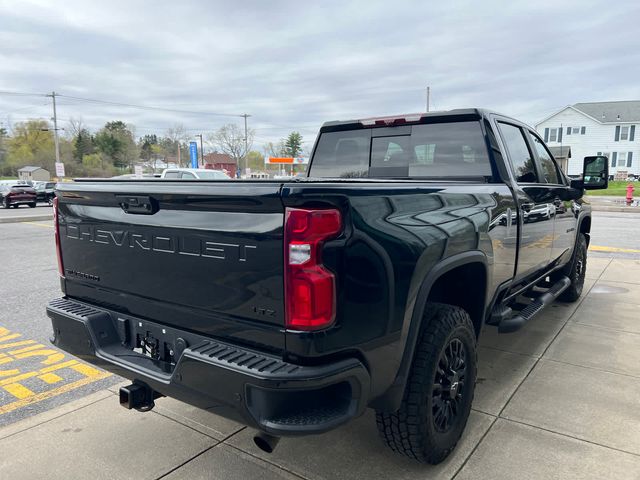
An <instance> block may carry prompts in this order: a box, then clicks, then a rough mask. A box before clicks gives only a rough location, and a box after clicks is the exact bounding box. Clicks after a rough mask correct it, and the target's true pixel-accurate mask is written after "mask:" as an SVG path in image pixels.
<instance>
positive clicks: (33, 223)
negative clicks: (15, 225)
mask: <svg viewBox="0 0 640 480" xmlns="http://www.w3.org/2000/svg"><path fill="white" fill-rule="evenodd" d="M20 223H25V224H27V225H34V226H36V227H43V228H53V225H48V224H46V223H39V222H20Z"/></svg>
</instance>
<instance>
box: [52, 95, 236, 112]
mask: <svg viewBox="0 0 640 480" xmlns="http://www.w3.org/2000/svg"><path fill="white" fill-rule="evenodd" d="M57 96H59V97H60V98H66V99H70V100H77V101H80V102H88V103H97V104H101V105H110V106H114V107H128V108H137V109H140V110H152V111H162V112H171V113H185V114H190V115H207V116H214V117H240V118H242V117H243V116H244V115H242V114H234V113H218V112H197V111H192V110H176V109H173V108H165V107H157V106H152V105H136V104H133V103H123V102H111V101H108V100H98V99H95V98H84V97H74V96H72V95H62V94H57Z"/></svg>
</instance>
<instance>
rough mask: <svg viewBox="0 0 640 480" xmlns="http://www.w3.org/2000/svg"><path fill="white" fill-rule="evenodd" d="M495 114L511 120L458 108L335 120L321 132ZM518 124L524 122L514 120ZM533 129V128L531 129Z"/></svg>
mask: <svg viewBox="0 0 640 480" xmlns="http://www.w3.org/2000/svg"><path fill="white" fill-rule="evenodd" d="M491 114H494V115H500V116H501V117H505V118H510V119H511V117H508V116H507V115H503V114H501V113H498V112H494V111H492V110H487V109H484V108H458V109H454V110H441V111H435V112H418V113H405V114H399V115H389V116H381V117H371V118H360V119H354V120H333V121H329V122H325V123H323V124H322V127H320V132H328V131H334V130H343V129H345V128H344V127H348V128H353V127H356V128H369V127H385V126H386V127H392V126H398V125H411V124H420V123H430V122H431V121H433V120H436V119H442V118H456V119H459V120H480V119H482V118H486V117H487V116H489V115H491ZM512 120H513V121H514V122H516V123H518V124H522V122H520V121H518V120H516V119H512ZM530 128H531V127H530Z"/></svg>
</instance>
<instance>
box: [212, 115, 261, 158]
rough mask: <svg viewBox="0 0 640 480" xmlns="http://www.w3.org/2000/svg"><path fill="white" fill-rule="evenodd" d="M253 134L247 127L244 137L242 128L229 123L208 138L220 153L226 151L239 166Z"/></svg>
mask: <svg viewBox="0 0 640 480" xmlns="http://www.w3.org/2000/svg"><path fill="white" fill-rule="evenodd" d="M254 135H255V132H254V131H253V130H251V129H249V130H247V138H246V139H245V136H244V129H241V128H240V127H238V125H236V124H233V123H229V124H227V125H224V126H222V127H220V128H219V129H218V130H217V131H216V132H215V133H214V134H213V135H210V136H209V140H210V141H211V143H213V144H214V145H216V147H218V148H219V149H220V150H221V151H222V153H226V154H227V155H229V156H230V157H231V158H233V160H234V161H235V162H236V163H237V165H238V167H239V168H240V167H241V163H240V162H241V160H243V159H244V158H245V157H246V155H247V154H248V153H249V151H250V150H251V147H252V146H253V137H254ZM245 167H246V165H245ZM241 170H242V169H241Z"/></svg>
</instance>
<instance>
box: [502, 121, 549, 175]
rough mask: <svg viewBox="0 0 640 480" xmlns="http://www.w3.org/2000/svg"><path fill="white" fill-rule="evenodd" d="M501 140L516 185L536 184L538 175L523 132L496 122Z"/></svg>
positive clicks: (512, 126)
mask: <svg viewBox="0 0 640 480" xmlns="http://www.w3.org/2000/svg"><path fill="white" fill-rule="evenodd" d="M498 125H499V126H500V133H501V134H502V139H503V140H504V143H505V145H506V147H507V151H508V152H509V158H510V159H511V167H512V172H513V175H514V176H515V178H516V182H518V183H537V182H538V181H539V180H538V174H537V173H536V167H535V163H534V160H533V155H532V154H531V152H530V151H529V147H528V146H527V141H526V139H525V137H524V132H523V131H522V129H521V128H520V127H516V126H515V125H511V124H509V123H503V122H498Z"/></svg>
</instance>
